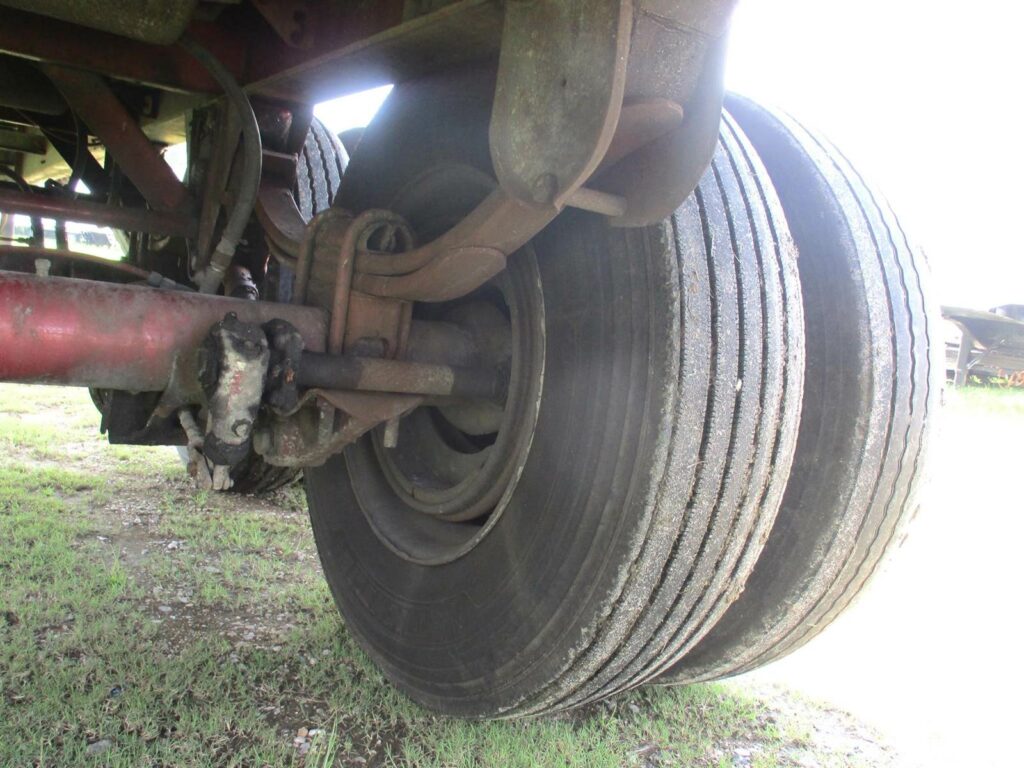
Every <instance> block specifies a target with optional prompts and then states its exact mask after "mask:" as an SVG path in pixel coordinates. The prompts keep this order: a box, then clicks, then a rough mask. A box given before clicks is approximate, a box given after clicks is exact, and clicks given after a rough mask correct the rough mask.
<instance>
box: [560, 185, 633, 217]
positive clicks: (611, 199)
mask: <svg viewBox="0 0 1024 768" xmlns="http://www.w3.org/2000/svg"><path fill="white" fill-rule="evenodd" d="M565 203H566V205H569V206H571V207H573V208H581V209H582V210H584V211H591V212H592V213H601V214H604V215H605V216H621V215H622V214H624V213H625V212H626V198H624V197H620V196H619V195H610V194H608V193H607V192H601V191H600V190H598V189H588V188H587V187H580V188H579V189H577V190H576V191H575V192H573V193H572V194H571V195H569V197H568V199H567V200H566V201H565Z"/></svg>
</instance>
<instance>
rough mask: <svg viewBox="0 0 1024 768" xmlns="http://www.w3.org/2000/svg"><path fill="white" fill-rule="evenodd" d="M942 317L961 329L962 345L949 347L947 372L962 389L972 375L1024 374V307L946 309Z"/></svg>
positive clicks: (947, 345)
mask: <svg viewBox="0 0 1024 768" xmlns="http://www.w3.org/2000/svg"><path fill="white" fill-rule="evenodd" d="M942 316H943V317H944V318H946V319H947V320H950V321H951V322H953V323H955V324H956V325H957V327H958V328H959V329H960V332H961V337H960V343H959V344H955V343H947V344H946V370H947V371H952V372H953V383H954V384H955V385H956V386H958V387H959V386H963V385H964V384H965V383H966V382H967V377H968V376H969V375H971V374H974V375H981V376H985V377H990V376H1013V375H1014V374H1020V373H1021V372H1024V305H1020V304H1006V305H1003V306H999V307H995V308H994V309H992V310H991V311H990V312H984V311H982V310H977V309H964V308H963V307H943V308H942Z"/></svg>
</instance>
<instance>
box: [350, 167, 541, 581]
mask: <svg viewBox="0 0 1024 768" xmlns="http://www.w3.org/2000/svg"><path fill="white" fill-rule="evenodd" d="M493 183H494V182H493V180H491V179H490V178H489V177H485V176H484V175H483V174H481V173H480V172H479V171H476V170H475V169H472V168H469V167H468V166H445V167H443V168H438V169H436V170H435V171H432V172H429V173H427V174H424V175H422V176H421V177H419V178H418V179H416V180H414V182H412V183H411V184H410V185H408V186H407V187H406V188H405V189H404V190H402V192H401V193H399V195H398V196H397V198H396V200H395V201H394V202H393V204H392V206H391V208H392V210H395V211H397V212H398V213H400V214H402V215H403V216H405V217H406V218H407V219H408V220H409V221H411V222H415V223H416V224H417V225H418V226H417V231H418V234H420V235H421V238H423V237H424V236H425V237H427V238H429V237H433V236H437V235H438V234H440V233H441V232H443V231H444V230H445V229H446V228H448V227H449V226H451V225H453V224H454V223H455V222H457V221H458V220H459V218H460V217H461V216H462V215H464V213H465V212H466V211H467V210H469V209H471V208H472V206H473V205H475V204H476V202H477V201H478V200H479V199H482V197H483V196H484V195H485V194H486V193H487V192H488V191H489V190H490V188H492V187H493ZM414 316H416V317H419V318H422V319H429V320H433V321H440V322H446V323H452V324H454V325H456V326H457V327H459V328H460V329H461V330H462V331H463V332H465V333H466V334H467V335H468V336H469V337H471V338H472V340H473V342H474V346H475V350H476V352H475V359H474V360H473V363H475V364H478V365H479V364H482V365H487V366H492V367H496V368H498V369H499V370H502V371H507V376H508V387H507V396H506V398H505V400H504V402H503V403H458V402H451V403H442V402H438V403H435V404H429V405H424V406H421V407H420V408H417V409H416V410H415V411H413V413H411V414H410V415H408V416H406V417H405V418H404V419H403V420H402V422H401V425H400V428H399V435H398V443H397V445H396V446H395V447H394V448H387V447H385V445H384V429H385V428H384V427H383V426H381V427H378V428H377V429H375V430H374V431H373V433H372V434H371V435H370V437H369V438H368V440H367V441H363V443H368V445H363V444H362V443H361V444H360V445H358V446H354V447H353V448H352V449H350V450H369V451H370V452H371V453H372V460H373V462H374V463H375V464H376V466H377V467H378V468H379V470H380V473H381V475H382V477H383V478H384V480H385V481H386V483H387V485H388V486H389V487H390V489H391V491H392V492H393V493H394V495H395V497H396V501H398V502H399V503H397V504H392V505H372V504H361V505H360V506H361V507H362V509H363V513H364V515H365V516H366V518H367V521H368V522H369V524H370V526H371V527H372V528H373V530H374V532H375V533H376V534H377V536H378V537H379V538H380V539H381V540H382V541H383V542H384V543H385V544H386V545H387V546H388V547H389V548H390V549H391V550H392V551H393V552H395V553H396V554H397V555H399V556H400V557H402V558H404V559H407V560H409V561H411V562H415V563H419V564H424V565H438V564H443V563H447V562H451V561H452V560H454V559H456V558H458V557H461V556H462V555H464V554H466V553H467V552H469V551H470V550H472V549H473V548H474V547H475V546H476V545H477V544H478V543H479V542H480V541H482V540H483V538H484V537H485V536H486V535H487V534H488V533H489V532H490V531H491V530H492V529H493V527H494V525H495V523H496V522H497V521H498V519H499V518H500V517H501V515H502V513H503V512H504V509H505V507H506V505H507V502H508V499H509V498H510V497H511V495H512V491H513V490H514V488H515V485H516V481H517V480H518V477H519V475H520V473H521V471H522V467H523V465H524V464H525V462H526V457H527V455H528V453H529V448H530V443H531V441H532V438H533V432H534V428H535V426H536V423H537V414H538V411H539V408H540V392H541V382H542V380H543V369H544V302H543V295H542V292H541V287H540V277H539V272H538V270H537V265H536V260H535V256H534V253H533V251H532V249H531V248H530V247H529V246H527V247H525V248H523V249H521V250H520V251H519V252H517V253H516V254H514V255H513V256H512V257H511V258H510V259H509V266H508V268H507V269H506V270H505V271H504V272H503V273H502V274H500V275H498V276H497V277H495V278H494V279H493V280H491V281H490V282H489V283H487V284H486V285H484V286H482V287H481V288H480V289H478V290H477V291H474V292H473V293H472V294H470V295H469V296H466V297H463V298H460V299H458V300H455V301H452V302H445V303H442V304H433V305H418V306H417V307H416V309H415V310H414ZM358 474H359V473H353V478H354V481H353V484H354V489H355V491H356V495H357V497H358V496H360V493H359V485H360V483H359V480H358ZM385 507H386V508H385Z"/></svg>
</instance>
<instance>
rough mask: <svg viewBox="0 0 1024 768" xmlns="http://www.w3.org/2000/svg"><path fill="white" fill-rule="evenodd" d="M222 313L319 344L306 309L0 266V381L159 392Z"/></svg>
mask: <svg viewBox="0 0 1024 768" xmlns="http://www.w3.org/2000/svg"><path fill="white" fill-rule="evenodd" d="M228 312H234V313H235V314H237V315H238V317H239V319H241V320H244V321H246V322H251V323H264V322H266V321H268V320H270V319H273V318H280V319H282V320H287V321H288V322H289V323H291V324H292V325H294V326H295V327H296V328H297V329H298V330H299V332H300V333H301V334H302V337H303V339H304V340H305V343H306V348H307V349H309V350H312V351H316V352H322V351H323V350H324V343H325V339H326V337H327V322H326V317H325V316H324V313H323V312H322V311H321V310H319V309H316V308H313V307H300V306H295V305H291V304H272V303H270V302H259V301H245V300H242V299H231V298H226V297H223V296H205V295H201V294H198V293H190V292H186V291H168V290H159V289H155V288H147V287H144V286H134V285H114V284H112V283H100V282H93V281H90V280H75V279H69V278H62V277H35V276H31V275H23V274H19V273H15V272H0V381H13V382H21V383H37V384H63V385H72V386H82V387H99V388H102V389H122V390H129V391H133V392H143V391H161V390H163V389H165V388H166V387H167V385H168V383H169V382H170V380H171V374H172V369H173V368H174V366H175V361H176V360H177V361H178V363H177V364H178V366H179V368H180V367H182V366H190V365H191V364H192V360H193V358H194V355H193V353H194V351H195V349H196V348H197V347H198V345H199V344H200V343H201V342H202V340H203V339H204V338H205V336H206V334H207V333H208V332H209V330H210V328H211V326H213V324H214V323H217V322H218V321H220V320H222V319H223V318H224V315H226V314H227V313H228Z"/></svg>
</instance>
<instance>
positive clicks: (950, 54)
mask: <svg viewBox="0 0 1024 768" xmlns="http://www.w3.org/2000/svg"><path fill="white" fill-rule="evenodd" d="M1022 29H1024V5H1022V4H1020V3H1014V2H1007V1H1006V0H975V2H972V3H964V2H957V1H956V0H741V2H740V4H739V7H738V9H737V11H736V13H735V16H734V19H733V28H732V38H731V42H730V54H729V67H728V72H727V84H728V86H729V87H730V88H731V89H733V90H737V91H740V92H742V93H744V94H746V95H748V96H752V97H754V98H756V99H758V100H761V101H765V102H767V103H770V104H773V105H775V106H778V107H781V108H783V109H785V110H787V111H788V112H790V113H792V114H793V115H794V116H795V117H797V118H799V119H800V120H801V121H802V122H804V123H806V124H807V125H808V126H809V127H813V128H817V129H819V130H821V131H822V132H824V133H825V134H826V135H827V136H828V137H829V138H831V139H832V140H833V141H834V142H835V143H836V144H837V145H838V146H839V147H841V148H842V149H843V151H844V152H845V153H846V154H847V155H849V156H850V157H851V159H852V160H853V161H854V162H855V164H856V165H857V166H858V168H859V169H860V170H861V171H862V172H864V173H865V174H866V175H867V177H868V178H870V179H871V180H872V181H873V182H874V183H875V184H876V185H877V186H878V187H880V188H881V189H882V191H883V192H884V193H885V194H886V196H887V197H888V198H889V199H890V201H891V202H892V204H893V206H894V207H895V208H896V210H897V211H898V212H899V214H900V217H901V219H903V220H904V223H905V224H906V225H907V228H908V229H909V231H910V233H911V235H912V236H913V237H914V238H915V239H916V240H917V242H918V243H919V244H920V245H921V247H922V248H923V249H924V250H925V252H926V253H927V255H928V258H929V260H930V261H931V264H932V268H933V271H934V277H935V286H936V292H937V294H938V297H939V299H940V301H942V303H944V304H956V305H966V306H972V307H976V308H979V309H982V308H988V307H991V306H995V305H997V304H1006V303H1024V258H1022V256H1024V245H1022V244H1021V239H1020V237H1019V236H1018V234H1017V229H1018V227H1017V223H1018V221H1020V220H1021V219H1022V218H1024V150H1022V148H1021V144H1022V142H1024V137H1022V135H1021V134H1022V131H1021V125H1022V123H1024V108H1022V106H1021V95H1020V94H1021V90H1022V86H1024V82H1022V80H1024V43H1022V42H1021V39H1020V37H1021V31H1022ZM388 90H389V88H387V87H385V88H378V89H374V90H373V91H368V92H366V93H362V94H356V95H354V96H349V97H345V98H343V99H336V100H334V101H331V102H326V103H324V104H321V105H320V106H319V107H318V109H317V116H318V117H320V119H322V120H324V121H325V123H327V125H328V127H330V128H332V129H333V130H335V131H342V130H345V129H346V128H350V127H353V126H359V125H365V124H366V123H367V122H368V121H369V119H370V117H372V115H373V113H374V112H375V111H376V109H377V108H378V107H379V106H380V103H381V102H382V101H383V99H384V97H385V96H386V95H387V92H388Z"/></svg>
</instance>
